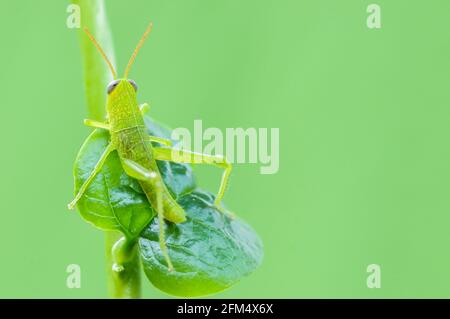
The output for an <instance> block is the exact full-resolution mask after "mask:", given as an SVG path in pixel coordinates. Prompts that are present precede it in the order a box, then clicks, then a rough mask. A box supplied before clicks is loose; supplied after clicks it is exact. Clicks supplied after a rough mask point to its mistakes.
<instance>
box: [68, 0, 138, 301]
mask: <svg viewBox="0 0 450 319" xmlns="http://www.w3.org/2000/svg"><path fill="white" fill-rule="evenodd" d="M72 3H73V4H76V5H79V6H80V13H81V26H82V28H83V27H87V28H89V31H90V32H91V33H92V35H93V36H94V37H95V38H96V40H97V42H98V43H99V44H100V45H101V46H102V48H103V51H104V52H105V53H106V55H107V56H108V58H109V59H110V61H111V63H112V64H113V65H115V58H114V49H113V43H112V35H111V30H110V28H109V24H108V19H107V17H106V10H105V3H104V1H103V0H72ZM79 33H80V46H81V53H82V59H83V71H84V84H85V90H86V98H87V107H88V114H89V117H90V118H92V119H95V120H99V121H101V120H103V119H104V118H105V105H106V93H105V92H106V86H107V85H108V83H109V82H110V81H111V80H112V75H111V72H110V70H109V69H108V67H107V64H106V62H105V61H104V60H103V58H102V56H101V55H100V53H99V52H98V51H97V49H96V48H95V46H94V45H93V44H92V42H91V41H90V40H89V38H88V37H87V36H86V34H84V32H83V31H82V29H80V32H79ZM105 237H106V238H105V250H106V274H107V280H108V291H109V296H110V297H111V298H140V296H141V292H140V288H141V284H140V281H141V278H140V261H139V256H138V254H137V253H136V249H137V248H136V245H135V244H130V243H128V242H127V243H126V244H125V246H124V247H127V249H121V250H120V251H117V252H116V253H114V254H113V246H114V245H115V244H116V243H117V241H118V240H119V238H120V234H119V233H117V232H105ZM117 259H120V260H122V261H123V262H122V263H121V266H122V267H123V269H122V271H120V272H117V271H114V270H113V266H114V264H115V262H116V261H117Z"/></svg>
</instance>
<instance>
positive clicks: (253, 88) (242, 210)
mask: <svg viewBox="0 0 450 319" xmlns="http://www.w3.org/2000/svg"><path fill="white" fill-rule="evenodd" d="M372 2H375V3H377V4H379V5H380V6H381V9H382V29H381V30H369V29H368V28H367V27H366V18H367V16H368V14H367V13H366V8H367V6H368V5H369V4H370V3H372ZM1 4H2V10H1V12H0V33H1V41H2V49H1V50H0V61H2V63H1V72H0V87H1V91H0V92H1V100H0V101H1V102H0V103H1V107H0V120H1V125H0V133H1V136H2V138H1V141H2V142H1V146H2V151H1V156H0V163H1V167H2V172H1V175H0V176H1V178H0V180H1V182H0V194H1V199H2V200H1V201H0V212H1V222H0V224H1V231H0V245H1V246H0V248H1V254H0V256H1V257H0V258H1V263H0V297H8V298H9V297H27V298H31V297H42V298H47V297H61V298H79V297H87V298H94V297H106V282H105V273H104V237H103V234H102V232H100V231H98V230H96V229H95V228H94V227H92V226H90V225H88V224H86V223H85V222H84V221H83V220H82V219H81V218H80V216H79V215H78V214H77V213H76V212H69V211H67V209H66V204H67V203H68V202H69V201H70V199H71V198H72V191H73V181H72V164H73V161H74V158H75V155H76V153H77V151H78V148H79V147H80V145H81V143H82V141H83V140H84V138H85V137H86V136H87V134H88V133H89V132H90V129H88V128H86V127H85V126H83V125H82V119H83V118H84V117H85V116H86V103H85V96H84V92H83V84H82V71H81V70H82V68H81V57H80V51H79V46H78V41H77V40H78V39H77V34H76V33H77V32H76V31H75V30H70V29H68V28H67V27H66V17H67V13H66V7H67V3H66V2H64V1H56V0H52V1H51V0H47V1H32V0H26V1H25V0H22V1H4V0H2V1H1ZM107 11H108V15H109V19H110V24H111V27H112V31H113V35H114V42H115V48H116V53H117V56H116V57H117V61H118V65H119V70H123V68H124V66H125V64H126V62H127V61H128V58H129V56H130V54H131V52H132V50H133V48H134V46H135V45H136V43H137V41H138V39H139V37H140V36H141V34H142V32H143V30H144V29H145V27H146V25H147V24H148V22H149V21H153V22H154V23H155V27H154V30H153V33H152V35H151V36H150V39H149V41H148V42H147V43H146V44H145V46H144V48H143V50H142V51H141V54H140V55H139V57H138V59H137V61H136V64H135V66H134V68H133V70H132V74H131V75H130V77H131V78H133V79H134V80H136V82H137V83H138V85H139V86H140V91H139V100H140V101H141V102H145V101H150V102H151V103H152V105H153V108H152V114H153V116H154V117H155V118H157V119H159V120H161V121H163V122H165V123H168V124H170V125H171V126H172V127H188V128H191V127H192V125H193V120H194V119H202V120H203V124H204V127H219V128H221V129H225V128H226V127H244V128H247V127H256V128H258V127H275V128H280V170H279V172H278V173H277V174H274V175H261V174H259V165H254V164H246V165H242V164H241V165H237V166H236V168H235V170H234V174H233V176H232V179H231V185H230V188H229V189H228V193H227V195H226V198H225V201H226V203H227V206H228V207H230V208H231V209H232V210H234V211H235V212H237V213H238V214H239V215H240V216H241V217H243V218H244V219H245V220H247V221H248V222H249V223H250V224H251V225H252V226H253V227H254V228H255V229H256V230H257V231H258V233H259V234H260V236H261V237H262V239H263V241H264V244H265V259H264V262H263V264H262V266H261V267H260V268H259V269H258V270H257V271H256V272H255V273H254V274H253V275H251V276H250V277H248V278H245V279H244V280H242V281H241V282H240V283H239V284H237V285H236V286H234V287H232V288H231V289H229V290H228V291H226V292H223V293H221V294H218V295H216V297H276V298H281V297H289V298H300V297H301V298H303V297H344V298H347V297H450V249H448V247H449V243H450V231H449V226H450V196H449V194H450V147H449V144H450V143H449V136H450V90H449V86H450V31H449V30H450V19H449V12H450V2H449V1H447V0H441V1H438V0H432V1H415V2H414V3H412V2H411V1H407V0H397V1H387V0H385V1H382V0H377V1H362V0H352V1H350V0H347V1H334V0H327V1H325V0H320V1H319V0H308V1H306V0H305V1H301V0H292V1H289V0H277V1H275V0H258V1H256V0H246V1H242V0H215V1H211V0H197V1H194V0H189V1H187V0H177V1H175V0H173V1H164V0H158V1H156V0H152V1H148V0H147V1H144V0H140V1H137V0H132V1H107ZM197 172H198V174H199V183H200V185H203V186H206V187H207V188H209V189H211V190H215V189H216V188H217V185H218V182H219V179H220V171H219V170H217V169H214V168H207V167H202V168H199V169H198V170H197ZM72 263H75V264H79V265H80V266H81V272H82V273H81V276H82V277H81V280H82V282H81V289H68V288H67V287H66V276H67V274H66V267H67V265H68V264H72ZM372 263H375V264H379V265H380V266H381V271H382V274H381V276H382V277H381V280H382V288H381V289H368V288H367V286H366V277H367V273H366V267H367V265H369V264H372ZM144 287H145V290H144V295H145V297H165V296H166V295H165V294H163V293H161V292H158V291H157V290H156V289H155V288H153V287H151V286H150V284H145V285H144Z"/></svg>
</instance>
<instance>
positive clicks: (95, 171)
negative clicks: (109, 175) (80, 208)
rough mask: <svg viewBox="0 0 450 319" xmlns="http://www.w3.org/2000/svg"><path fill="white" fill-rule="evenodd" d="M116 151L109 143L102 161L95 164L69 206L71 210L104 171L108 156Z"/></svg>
mask: <svg viewBox="0 0 450 319" xmlns="http://www.w3.org/2000/svg"><path fill="white" fill-rule="evenodd" d="M114 149H115V148H114V145H113V144H112V143H109V144H108V146H107V147H106V149H105V150H104V151H103V154H102V155H101V156H100V159H99V160H98V162H97V164H95V166H94V169H93V170H92V172H91V174H89V176H88V178H87V179H86V180H85V181H84V183H83V185H81V187H80V189H79V190H78V194H77V195H76V196H75V198H74V199H73V200H72V201H71V202H70V203H69V205H67V207H68V208H69V209H74V207H75V205H76V204H77V202H78V201H79V200H80V198H81V196H83V194H84V192H85V191H86V189H87V188H88V186H89V184H90V183H91V182H92V181H93V180H94V178H95V176H97V174H98V173H99V172H100V170H101V169H102V167H103V164H105V161H106V159H107V158H108V155H109V154H111V152H112V151H114Z"/></svg>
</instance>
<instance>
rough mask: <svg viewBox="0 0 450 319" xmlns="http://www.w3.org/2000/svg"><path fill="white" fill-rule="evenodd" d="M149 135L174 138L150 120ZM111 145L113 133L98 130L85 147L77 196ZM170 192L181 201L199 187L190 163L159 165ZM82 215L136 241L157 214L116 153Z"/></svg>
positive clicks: (79, 159) (77, 163) (82, 203)
mask: <svg viewBox="0 0 450 319" xmlns="http://www.w3.org/2000/svg"><path fill="white" fill-rule="evenodd" d="M145 122H146V125H147V128H148V130H149V133H151V134H153V135H156V136H159V137H165V138H170V131H169V130H168V129H166V128H164V127H163V126H161V125H159V124H157V123H156V122H154V121H153V120H151V119H150V118H146V121H145ZM108 143H109V133H108V132H107V131H105V130H95V131H94V132H93V133H92V134H91V135H90V136H89V137H88V138H87V139H86V141H85V142H84V144H83V146H82V147H81V149H80V151H79V153H78V156H77V159H76V161H75V166H74V176H75V193H77V192H78V190H79V188H80V187H81V185H82V184H83V182H84V181H85V180H86V178H87V177H88V176H89V174H90V173H91V172H92V170H93V169H94V166H95V164H96V163H97V161H98V159H99V158H100V155H101V154H102V153H103V151H104V150H105V148H106V146H107V145H108ZM158 167H159V169H160V172H161V174H162V176H163V179H164V181H165V183H166V185H167V187H168V189H169V191H170V192H171V193H172V194H173V195H174V196H175V198H177V197H178V196H180V195H181V194H184V193H187V192H189V191H191V190H193V189H194V188H195V181H194V177H193V174H192V169H191V167H190V166H189V165H186V164H177V163H169V162H158ZM77 207H78V210H79V211H80V214H81V216H82V217H83V218H84V219H85V220H86V221H88V222H90V223H92V224H94V225H95V226H96V227H98V228H100V229H102V230H118V231H121V232H122V233H124V234H125V235H126V236H127V237H129V238H136V237H137V236H138V235H139V234H140V233H141V231H142V229H143V228H144V227H145V226H147V225H148V223H149V222H150V221H151V219H152V218H153V216H154V215H155V213H154V211H153V209H152V208H151V206H150V204H149V202H148V200H147V198H146V196H145V194H144V193H143V192H142V189H141V187H140V185H139V183H138V182H137V181H136V180H134V179H133V178H130V177H129V176H128V175H127V174H126V173H125V172H124V171H123V169H122V165H121V163H120V160H119V157H118V155H117V153H116V152H112V153H111V154H110V156H109V157H108V159H107V160H106V162H105V164H104V166H103V168H102V170H101V171H100V173H99V174H98V175H97V176H96V178H95V179H94V181H93V182H92V183H91V184H90V186H89V187H88V189H87V191H86V193H85V194H84V196H82V198H81V199H80V200H79V202H78V205H77Z"/></svg>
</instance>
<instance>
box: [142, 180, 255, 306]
mask: <svg viewBox="0 0 450 319" xmlns="http://www.w3.org/2000/svg"><path fill="white" fill-rule="evenodd" d="M178 202H179V203H180V204H181V206H182V207H183V208H184V209H185V210H186V213H187V221H186V222H184V223H179V224H174V223H170V222H167V223H166V225H167V227H166V242H167V246H168V249H169V255H170V258H171V260H172V262H173V266H174V268H175V269H174V270H173V271H172V272H169V271H168V268H167V265H166V262H165V261H164V257H163V255H162V253H161V249H160V246H159V241H158V231H159V224H158V221H157V219H156V218H155V219H154V220H153V221H152V223H151V224H150V225H149V226H148V227H147V228H146V229H145V230H144V232H143V233H142V235H141V238H140V239H139V247H140V251H141V258H142V262H143V265H144V271H145V274H146V275H147V277H148V279H149V280H150V281H151V282H152V284H153V285H154V286H156V287H157V288H159V289H161V290H162V291H164V292H166V293H169V294H172V295H175V296H182V297H196V296H204V295H208V294H212V293H216V292H219V291H221V290H224V289H226V288H228V287H230V286H231V285H233V284H234V283H236V282H237V281H239V280H240V279H241V278H242V277H244V276H246V275H248V274H250V273H251V272H252V271H254V270H255V268H256V267H257V266H258V265H259V264H260V263H261V260H262V256H263V249H262V243H261V240H260V239H259V237H258V235H257V234H256V233H255V232H254V231H253V229H252V228H251V227H250V226H249V225H247V224H246V223H245V222H243V221H242V220H241V219H239V218H237V217H235V218H230V217H229V215H228V214H223V213H221V212H219V211H218V210H217V208H216V207H215V206H214V204H213V202H214V197H213V196H212V195H211V194H209V193H207V192H204V191H201V190H199V189H197V190H195V191H193V192H191V193H189V194H186V195H184V196H182V197H181V198H180V199H179V201H178Z"/></svg>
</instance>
